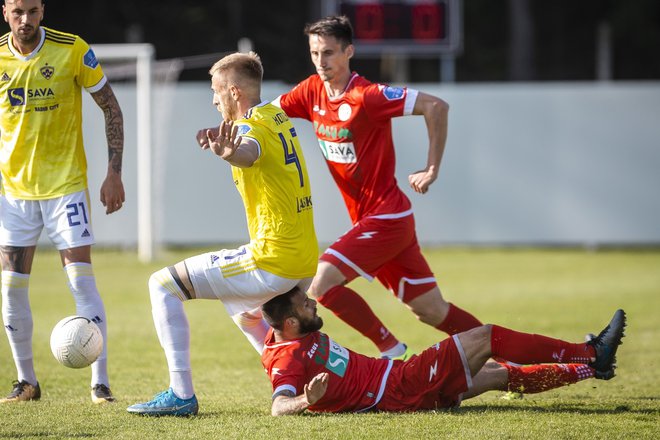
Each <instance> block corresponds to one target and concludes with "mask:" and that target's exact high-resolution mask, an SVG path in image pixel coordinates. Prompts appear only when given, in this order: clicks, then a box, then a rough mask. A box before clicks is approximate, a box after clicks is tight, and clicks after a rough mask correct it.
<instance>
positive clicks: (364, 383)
mask: <svg viewBox="0 0 660 440" xmlns="http://www.w3.org/2000/svg"><path fill="white" fill-rule="evenodd" d="M261 362H262V364H263V366H264V368H265V370H266V374H268V377H269V378H270V381H271V383H272V384H273V395H276V394H278V393H279V392H280V391H282V390H290V391H291V392H293V394H294V395H296V396H297V395H300V394H302V393H303V392H304V391H303V390H304V386H305V384H306V383H308V382H309V381H310V380H312V378H313V377H314V376H316V375H317V374H319V373H324V372H327V373H329V376H330V378H329V380H328V389H327V391H326V393H325V395H324V396H323V397H322V398H321V399H320V400H319V401H318V402H316V403H315V404H314V405H312V406H310V407H309V409H310V410H311V411H327V412H342V411H362V410H365V409H368V408H371V407H373V406H374V405H375V404H377V403H378V402H379V401H380V399H381V397H382V395H383V392H384V390H385V384H386V382H387V376H388V374H389V371H390V369H391V367H392V361H391V360H388V359H375V358H370V357H367V356H364V355H361V354H359V353H355V352H354V351H351V350H348V349H346V348H344V347H342V346H341V345H339V344H337V343H336V342H334V341H333V340H332V339H330V338H329V337H328V335H326V334H325V333H321V332H313V333H310V334H309V335H307V336H305V337H303V338H301V339H295V340H292V341H285V342H280V343H276V342H275V338H274V336H273V330H272V329H271V330H270V331H269V334H268V336H267V337H266V345H265V348H264V351H263V354H262V355H261Z"/></svg>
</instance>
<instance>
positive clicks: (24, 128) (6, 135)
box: [0, 26, 106, 200]
mask: <svg viewBox="0 0 660 440" xmlns="http://www.w3.org/2000/svg"><path fill="white" fill-rule="evenodd" d="M40 32H41V40H40V43H39V45H38V46H37V48H35V50H34V51H33V52H32V53H31V54H29V55H27V56H23V55H22V54H20V53H19V52H18V51H17V50H16V49H15V48H14V46H13V44H12V41H11V40H12V38H11V34H9V33H8V34H5V35H4V36H2V37H0V130H1V135H0V172H1V173H2V191H3V193H7V194H10V195H12V196H13V197H16V198H20V199H28V200H39V199H50V198H55V197H60V196H62V195H65V194H69V193H72V192H76V191H81V190H83V189H85V188H87V160H86V157H85V150H84V145H83V135H82V87H84V88H86V89H87V90H88V91H90V92H94V91H97V90H99V89H100V88H101V87H102V86H103V85H104V84H105V82H106V78H105V75H104V74H103V70H102V69H101V66H100V65H99V63H98V60H97V59H96V56H95V55H94V52H93V51H92V49H91V48H90V47H89V45H88V44H87V43H86V42H85V41H83V40H82V39H81V38H80V37H78V36H76V35H73V34H68V33H64V32H59V31H55V30H52V29H49V28H46V27H43V26H42V27H41V28H40Z"/></svg>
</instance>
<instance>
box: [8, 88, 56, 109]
mask: <svg viewBox="0 0 660 440" xmlns="http://www.w3.org/2000/svg"><path fill="white" fill-rule="evenodd" d="M7 96H8V97H9V103H10V104H11V105H12V106H17V105H25V103H26V98H27V99H29V100H31V101H44V100H49V99H54V98H55V92H53V89H51V88H50V87H44V88H37V89H27V96H26V93H25V89H24V88H23V87H18V88H15V89H9V90H7Z"/></svg>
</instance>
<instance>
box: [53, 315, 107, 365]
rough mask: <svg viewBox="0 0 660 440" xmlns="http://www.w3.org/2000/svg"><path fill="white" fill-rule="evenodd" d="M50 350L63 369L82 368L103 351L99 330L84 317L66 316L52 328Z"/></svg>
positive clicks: (101, 336)
mask: <svg viewBox="0 0 660 440" xmlns="http://www.w3.org/2000/svg"><path fill="white" fill-rule="evenodd" d="M50 350H51V351H52V352H53V356H55V359H57V361H58V362H59V363H60V364H62V365H64V366H65V367H69V368H84V367H86V366H88V365H90V364H92V363H93V362H94V361H95V360H96V359H97V358H98V357H99V355H100V354H101V351H103V335H102V334H101V329H99V326H98V325H96V323H94V322H93V321H91V320H89V319H87V318H85V317H84V316H67V317H66V318H64V319H63V320H61V321H60V322H58V323H57V324H56V325H55V327H54V328H53V332H52V333H51V334H50Z"/></svg>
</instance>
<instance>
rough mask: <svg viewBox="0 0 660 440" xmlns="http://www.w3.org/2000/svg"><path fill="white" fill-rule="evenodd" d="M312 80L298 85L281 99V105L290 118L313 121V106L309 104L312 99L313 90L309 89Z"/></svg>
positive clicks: (308, 79)
mask: <svg viewBox="0 0 660 440" xmlns="http://www.w3.org/2000/svg"><path fill="white" fill-rule="evenodd" d="M310 78H311V77H309V78H307V79H306V80H304V81H302V82H300V83H298V85H297V86H295V87H294V88H293V89H291V91H289V92H288V93H285V94H283V95H281V96H280V98H279V101H280V102H279V105H280V108H281V109H282V110H284V113H286V114H287V115H288V116H289V117H290V118H302V119H307V120H308V121H311V120H312V115H311V113H310V112H311V106H310V104H309V102H312V100H310V98H311V95H310V93H311V90H310V87H309V83H310Z"/></svg>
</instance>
